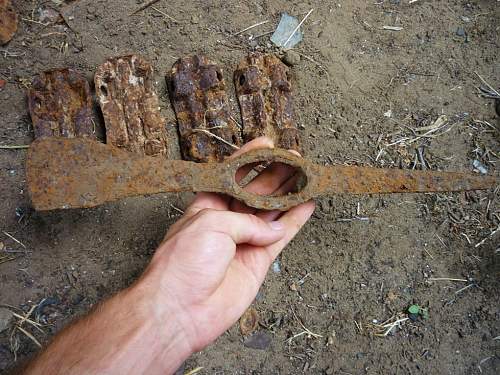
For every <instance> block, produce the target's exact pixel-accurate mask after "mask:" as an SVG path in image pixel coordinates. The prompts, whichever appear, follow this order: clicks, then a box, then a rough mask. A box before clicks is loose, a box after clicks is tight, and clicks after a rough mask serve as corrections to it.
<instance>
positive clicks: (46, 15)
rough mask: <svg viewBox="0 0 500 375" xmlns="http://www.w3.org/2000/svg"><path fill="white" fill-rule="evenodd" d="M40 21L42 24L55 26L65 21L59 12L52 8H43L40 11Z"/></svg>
mask: <svg viewBox="0 0 500 375" xmlns="http://www.w3.org/2000/svg"><path fill="white" fill-rule="evenodd" d="M38 20H39V21H40V22H42V23H49V24H54V23H58V22H61V21H62V20H63V19H62V17H61V15H60V14H59V12H58V11H56V10H54V9H52V8H42V9H40V10H39V16H38Z"/></svg>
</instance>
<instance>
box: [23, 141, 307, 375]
mask: <svg viewBox="0 0 500 375" xmlns="http://www.w3.org/2000/svg"><path fill="white" fill-rule="evenodd" d="M262 147H272V143H271V142H270V141H269V140H267V139H265V138H260V139H257V140H255V141H253V142H251V143H250V144H248V145H246V146H245V147H244V148H243V149H242V150H240V151H239V153H242V152H246V151H248V150H250V149H252V148H262ZM247 172H248V170H247V171H241V172H240V176H238V177H239V178H241V177H243V176H244V175H245V174H246V173H247ZM291 185H293V176H292V172H291V171H290V170H289V169H287V168H286V167H284V166H280V165H276V166H273V165H272V166H270V167H269V168H267V169H266V170H265V171H264V172H263V173H262V174H261V175H259V176H258V177H257V178H256V179H255V180H253V181H252V182H251V183H250V184H249V185H248V186H247V187H246V189H248V190H251V191H252V192H255V193H260V194H272V193H277V192H282V193H285V192H287V191H289V190H290V188H291ZM313 210H314V204H313V203H311V202H309V203H305V204H303V205H300V206H297V207H295V208H293V209H291V210H290V211H288V212H286V213H284V214H283V213H280V212H267V211H257V210H254V209H251V208H249V207H246V206H244V205H242V204H241V203H240V202H238V201H235V200H233V199H231V198H229V197H226V196H222V195H218V194H207V193H202V194H198V195H197V197H196V198H195V200H194V201H193V203H192V204H191V205H190V206H189V207H188V209H187V210H186V212H185V214H184V215H183V217H182V218H181V219H180V220H179V221H178V222H177V223H175V224H174V225H173V226H172V227H171V228H170V229H169V231H168V233H167V235H166V236H165V239H164V241H163V243H162V244H161V245H160V246H159V248H158V249H157V251H156V253H155V255H154V257H153V259H152V261H151V263H150V265H149V266H148V267H147V269H146V270H145V272H144V274H143V275H142V276H141V278H140V279H139V280H138V281H137V282H136V283H134V284H133V285H132V286H131V287H129V288H128V289H126V290H124V291H122V292H120V293H118V294H117V295H116V296H114V297H112V298H111V299H110V300H108V301H106V302H104V303H103V304H101V305H99V306H98V307H97V308H96V310H95V311H93V312H92V313H91V314H89V315H88V316H87V317H84V318H83V319H81V320H79V321H77V322H76V323H74V324H73V325H71V326H70V327H69V328H67V329H65V330H64V331H63V332H62V333H61V334H60V335H58V336H57V337H56V338H55V340H54V341H53V342H52V343H51V344H50V345H49V346H48V348H47V349H46V350H45V351H43V352H42V353H41V354H40V355H39V356H38V357H37V358H36V359H35V360H34V361H33V362H31V363H30V364H29V365H28V367H27V368H26V370H25V373H26V374H43V373H51V374H63V373H64V374H68V373H69V374H97V373H99V374H124V373H134V374H137V373H150V374H154V373H159V374H165V373H172V372H174V371H175V370H176V369H177V368H178V367H179V366H180V365H181V364H182V362H183V361H184V360H185V359H186V358H187V357H189V355H191V354H192V353H194V352H196V351H199V350H201V349H202V348H204V347H205V346H206V345H208V344H209V343H211V342H212V341H213V340H215V339H216V338H217V337H218V336H219V335H220V334H222V333H223V332H224V331H226V330H227V329H228V328H229V327H231V325H232V324H234V323H235V322H236V321H237V320H238V318H239V317H240V316H241V315H242V314H243V312H244V311H245V309H246V308H247V307H248V306H249V305H250V304H251V302H252V301H253V299H254V298H255V295H256V294H257V292H258V289H259V287H260V285H261V284H262V282H263V281H264V278H265V275H266V273H267V270H268V268H269V266H270V265H271V263H272V262H273V260H274V259H275V258H276V257H277V256H278V255H279V253H280V252H281V251H282V249H283V248H284V247H285V246H286V245H287V244H288V242H289V241H290V240H291V239H292V238H293V237H294V236H295V234H296V233H297V232H298V231H299V229H300V228H301V227H302V226H303V224H304V223H305V222H306V221H307V219H308V218H309V217H310V215H311V214H312V212H313Z"/></svg>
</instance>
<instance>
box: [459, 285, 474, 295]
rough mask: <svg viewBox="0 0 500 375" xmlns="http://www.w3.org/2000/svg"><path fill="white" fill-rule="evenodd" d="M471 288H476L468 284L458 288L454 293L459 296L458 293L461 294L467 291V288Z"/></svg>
mask: <svg viewBox="0 0 500 375" xmlns="http://www.w3.org/2000/svg"><path fill="white" fill-rule="evenodd" d="M473 286H476V284H469V285H467V286H464V287H463V288H460V289H459V290H457V291H456V292H455V294H460V293H462V292H463V291H464V290H467V289H469V288H472V287H473Z"/></svg>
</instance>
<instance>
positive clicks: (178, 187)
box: [26, 137, 500, 210]
mask: <svg viewBox="0 0 500 375" xmlns="http://www.w3.org/2000/svg"><path fill="white" fill-rule="evenodd" d="M264 161H267V162H275V163H283V164H286V165H289V166H291V167H293V168H295V169H297V170H300V172H301V173H302V175H304V176H305V183H304V185H303V186H301V187H300V189H299V191H296V192H293V193H292V192H291V193H289V194H285V195H282V196H261V195H257V194H253V193H251V192H249V191H246V190H245V189H244V188H242V187H240V185H239V184H238V183H237V181H236V178H235V175H236V172H237V171H238V170H239V169H240V168H242V167H243V166H246V165H254V164H255V163H259V162H264ZM26 169H27V172H26V176H27V181H28V187H29V191H30V195H31V200H32V202H33V205H34V207H35V209H37V210H51V209H57V208H81V207H94V206H97V205H100V204H103V203H105V202H108V201H113V200H117V199H120V198H125V197H131V196H137V195H147V194H155V193H164V192H179V191H194V192H198V191H205V192H215V193H224V194H227V195H229V196H232V197H234V198H236V199H239V200H241V201H243V202H245V203H246V204H247V205H248V206H251V207H255V208H259V209H266V210H287V209H289V208H291V207H294V206H296V205H298V204H300V203H303V202H306V201H308V200H310V199H312V198H315V197H318V196H321V195H331V194H339V193H351V194H375V193H417V192H436V191H464V190H478V189H489V188H493V187H495V186H496V185H497V184H499V183H500V179H499V178H498V177H494V176H478V175H473V174H470V173H457V172H429V171H414V170H401V169H379V168H367V167H353V166H340V165H339V166H328V167H325V166H321V165H317V164H314V163H312V162H310V161H308V160H305V159H302V158H300V157H298V156H296V155H295V154H293V153H290V152H288V151H285V150H281V149H260V150H253V151H250V152H247V153H244V154H243V155H240V156H238V157H236V158H233V159H229V160H227V161H224V162H223V163H217V162H213V163H193V162H189V161H183V160H167V159H165V158H158V157H150V156H142V155H138V154H134V153H130V152H127V151H124V150H123V149H119V148H116V147H113V146H110V145H104V144H102V143H99V142H96V141H91V140H88V139H84V138H80V139H79V138H73V139H65V138H54V137H48V138H42V139H39V140H37V141H35V142H34V143H33V144H32V145H31V147H30V149H29V152H28V158H27V167H26ZM292 191H294V190H292Z"/></svg>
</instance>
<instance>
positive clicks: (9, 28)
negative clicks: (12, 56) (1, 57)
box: [0, 0, 18, 45]
mask: <svg viewBox="0 0 500 375" xmlns="http://www.w3.org/2000/svg"><path fill="white" fill-rule="evenodd" d="M17 22H18V17H17V13H16V11H15V10H14V7H13V6H12V3H11V0H0V44H2V45H3V44H6V43H8V42H10V40H11V39H12V37H13V36H14V34H15V33H16V31H17Z"/></svg>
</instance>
